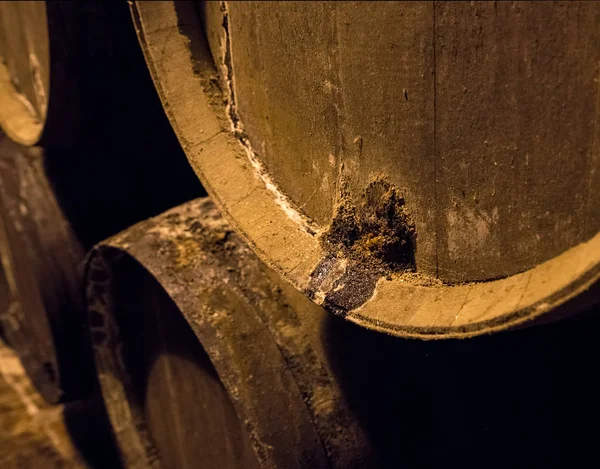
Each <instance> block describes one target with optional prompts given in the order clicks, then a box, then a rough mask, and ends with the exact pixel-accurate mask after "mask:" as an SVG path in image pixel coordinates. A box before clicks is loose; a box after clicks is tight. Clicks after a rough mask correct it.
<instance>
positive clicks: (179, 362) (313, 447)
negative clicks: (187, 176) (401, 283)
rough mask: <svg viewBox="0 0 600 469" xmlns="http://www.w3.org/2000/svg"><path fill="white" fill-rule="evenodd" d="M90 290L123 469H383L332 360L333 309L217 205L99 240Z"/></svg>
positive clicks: (196, 204)
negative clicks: (269, 261) (247, 241)
mask: <svg viewBox="0 0 600 469" xmlns="http://www.w3.org/2000/svg"><path fill="white" fill-rule="evenodd" d="M86 290H87V302H88V314H89V323H90V331H91V335H92V341H93V346H94V351H95V358H96V364H97V368H98V373H99V379H100V383H101V387H102V393H103V396H104V399H105V402H106V405H107V408H108V413H109V415H110V418H111V421H112V424H113V429H114V430H113V431H114V434H115V437H116V440H117V442H118V444H119V448H120V451H121V455H122V459H123V461H124V464H125V466H126V467H128V468H133V467H135V468H145V467H165V468H167V467H182V468H183V467H195V466H194V464H196V465H198V464H201V465H202V467H228V468H229V467H231V468H234V467H239V468H245V467H268V468H319V467H339V468H352V467H356V468H359V467H360V468H362V467H374V466H373V465H374V464H375V460H374V459H373V458H374V456H373V454H372V452H371V448H370V446H369V442H368V440H367V439H366V437H365V435H364V433H363V431H362V430H361V429H360V427H358V426H357V424H356V422H355V421H354V420H353V419H352V416H351V412H350V409H349V408H348V407H347V404H346V402H345V400H344V399H343V397H342V395H341V390H340V388H339V385H338V383H336V381H335V378H334V376H333V370H332V368H331V365H330V364H329V363H328V360H327V354H326V350H325V348H324V344H323V342H322V340H321V335H322V333H323V332H324V329H323V328H324V327H325V326H326V324H327V318H328V316H327V314H326V313H325V311H324V310H323V309H321V308H320V307H318V306H316V305H315V304H314V303H311V302H310V301H309V300H308V299H306V298H305V297H304V296H303V295H302V294H301V293H299V292H297V291H295V290H294V289H293V288H292V287H290V286H288V285H285V284H282V282H281V280H280V279H279V278H278V276H277V274H275V273H274V272H272V271H270V270H269V269H268V268H267V267H266V266H265V265H264V264H263V263H262V262H261V261H260V260H258V258H256V256H255V255H254V254H253V253H252V252H251V251H250V250H249V249H248V248H247V247H246V246H245V245H244V244H243V243H242V242H241V241H240V239H239V238H238V237H237V235H236V234H235V233H234V232H233V231H232V230H231V228H230V227H229V226H228V224H227V223H226V222H225V221H224V220H223V219H222V218H221V215H220V214H219V213H218V211H217V210H216V208H215V207H214V205H213V203H212V202H211V201H210V200H208V199H197V200H195V201H192V202H189V203H187V204H185V205H182V206H180V207H177V208H174V209H172V210H170V211H168V212H166V213H164V214H163V215H161V216H159V217H156V218H154V219H150V220H148V221H146V222H142V223H140V224H138V225H136V226H134V227H132V228H130V229H128V230H126V231H125V232H123V233H121V234H119V235H117V236H116V237H114V238H111V239H110V240H108V241H106V242H105V243H102V244H100V245H99V246H98V247H96V248H95V249H94V250H93V251H92V253H91V254H90V257H89V259H88V264H87V275H86ZM159 324H160V326H159ZM188 324H189V326H188ZM189 327H191V330H190V329H189ZM192 331H193V334H192ZM211 363H212V365H211ZM213 366H214V369H213ZM250 445H251V446H250ZM252 449H253V451H252Z"/></svg>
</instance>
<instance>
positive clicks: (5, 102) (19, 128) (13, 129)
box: [0, 2, 51, 146]
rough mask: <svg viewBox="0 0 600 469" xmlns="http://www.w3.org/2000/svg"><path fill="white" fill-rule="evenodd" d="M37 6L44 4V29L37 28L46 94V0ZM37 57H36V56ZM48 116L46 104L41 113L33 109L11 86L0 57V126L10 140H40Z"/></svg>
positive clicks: (48, 53) (48, 44) (23, 142)
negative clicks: (42, 46) (43, 43)
mask: <svg viewBox="0 0 600 469" xmlns="http://www.w3.org/2000/svg"><path fill="white" fill-rule="evenodd" d="M37 3H38V6H39V7H41V8H43V10H44V16H45V19H46V20H45V21H43V22H42V23H43V28H44V30H43V31H42V32H40V34H42V35H43V36H44V38H45V40H46V45H47V47H46V50H45V55H46V56H45V57H44V58H43V60H42V61H41V62H42V63H44V64H46V65H47V67H48V69H46V70H43V73H44V74H47V75H48V80H47V82H48V89H47V90H45V92H46V95H49V92H48V91H49V88H50V86H51V85H50V77H51V74H50V70H49V68H50V33H49V28H48V21H47V17H48V15H47V8H46V2H37ZM38 61H39V59H38ZM47 118H48V107H47V106H46V108H45V109H44V112H43V115H42V116H39V115H37V113H36V112H35V111H33V109H32V105H31V104H30V103H29V101H28V100H27V98H25V97H24V96H23V95H22V94H20V93H19V91H18V90H17V89H16V87H15V86H14V84H13V82H12V80H11V77H10V74H9V72H8V68H7V67H6V65H5V64H4V63H2V60H0V127H1V128H2V130H3V131H4V132H5V133H6V135H8V136H9V137H10V138H11V139H12V140H14V141H15V142H17V143H20V144H21V145H25V146H32V145H35V144H36V143H38V142H39V141H40V139H41V138H42V134H43V133H44V128H45V125H46V121H47Z"/></svg>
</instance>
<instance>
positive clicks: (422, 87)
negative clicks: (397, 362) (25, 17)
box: [131, 1, 600, 338]
mask: <svg viewBox="0 0 600 469" xmlns="http://www.w3.org/2000/svg"><path fill="white" fill-rule="evenodd" d="M131 10H132V15H133V18H134V21H135V24H136V28H137V33H138V37H139V40H140V44H141V46H142V48H143V50H144V54H145V56H146V61H147V63H148V67H149V68H150V71H151V73H152V75H153V78H154V82H155V85H156V88H157V90H158V93H159V95H160V97H161V99H162V102H163V106H164V108H165V111H166V113H167V114H168V116H169V118H170V120H171V124H172V126H173V128H174V130H175V132H176V133H177V135H178V137H179V140H180V143H181V145H182V147H183V149H184V151H185V152H186V154H187V157H188V159H189V161H190V163H191V164H192V166H193V168H194V170H195V171H196V173H197V175H198V176H199V178H200V179H201V180H202V182H203V184H204V186H205V187H206V189H207V191H208V192H209V194H210V195H211V196H212V197H213V199H214V200H215V203H216V204H217V205H218V206H219V208H220V209H221V211H222V212H223V214H224V216H225V217H226V218H227V219H228V220H229V222H230V223H231V224H232V226H233V227H234V228H235V229H236V231H237V232H238V233H240V235H241V236H242V237H243V238H244V239H245V240H246V241H247V242H248V243H249V245H250V246H251V247H252V249H253V250H254V251H255V252H256V253H257V255H258V256H259V257H260V258H261V259H262V260H263V261H265V262H266V263H267V264H268V265H269V266H270V267H272V268H273V269H274V270H275V271H276V272H278V273H279V274H280V275H282V276H283V277H284V278H286V279H287V280H288V281H289V282H291V283H292V284H293V285H294V286H295V287H296V288H297V289H298V290H300V291H302V292H304V293H305V294H306V295H307V296H309V297H311V298H312V299H313V300H314V301H316V302H317V303H319V304H322V305H323V306H324V307H325V308H326V309H327V310H329V311H332V312H334V313H337V314H339V315H342V316H345V317H346V318H347V319H349V320H350V321H353V322H355V323H358V324H361V325H363V326H365V327H368V328H371V329H375V330H379V331H383V332H387V333H390V334H394V335H400V336H412V337H423V338H438V337H466V336H472V335H477V334H482V333H486V332H491V331H496V330H502V329H506V328H510V327H517V326H519V325H522V324H527V323H529V322H530V321H531V320H534V319H535V320H551V319H553V318H556V317H562V316H564V315H565V314H573V313H575V312H577V311H578V310H579V309H580V308H579V307H578V306H576V305H575V304H574V303H570V304H569V305H568V307H567V306H565V305H566V304H567V303H568V302H570V301H572V300H574V299H575V298H576V297H578V296H580V295H582V294H584V293H585V294H586V295H587V297H588V299H589V298H592V297H594V296H598V295H597V288H598V279H599V277H600V234H599V233H598V231H599V228H600V195H599V194H600V192H599V191H596V190H595V188H596V187H599V186H600V179H599V177H600V171H599V164H600V158H599V155H600V153H599V151H600V146H599V145H597V144H596V145H594V141H595V139H597V135H598V132H599V130H598V125H599V124H598V123H600V119H598V118H597V115H598V105H597V103H598V102H599V99H600V93H599V91H598V80H599V73H600V71H599V68H598V63H599V61H600V27H599V25H600V3H596V2H564V3H560V2H559V3H550V2H532V3H502V2H499V3H491V2H490V3H486V2H468V3H467V2H464V3H463V2H449V3H445V2H376V3H371V2H341V3H340V2H306V3H298V2H144V1H138V2H131ZM594 292H595V293H594ZM586 301H587V300H586Z"/></svg>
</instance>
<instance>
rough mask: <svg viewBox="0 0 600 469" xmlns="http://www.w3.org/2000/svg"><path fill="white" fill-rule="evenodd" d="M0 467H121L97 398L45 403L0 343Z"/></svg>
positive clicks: (37, 468)
mask: <svg viewBox="0 0 600 469" xmlns="http://www.w3.org/2000/svg"><path fill="white" fill-rule="evenodd" d="M0 427H1V428H2V431H1V432H0V465H1V467H2V468H3V469H59V468H60V469H119V467H120V465H119V462H118V459H117V457H116V453H115V449H114V446H113V443H112V441H111V440H110V437H109V432H108V427H107V420H106V412H105V410H104V408H103V404H102V401H101V400H100V399H98V398H97V397H95V398H92V399H89V400H85V401H78V402H71V403H68V404H57V405H49V404H48V403H46V402H45V401H44V399H43V398H42V396H41V395H40V394H39V392H37V390H36V389H35V387H34V386H33V383H32V382H31V380H30V379H29V377H28V376H27V374H26V371H25V369H24V368H23V365H22V364H21V361H20V359H19V357H18V356H17V355H16V353H15V352H14V351H13V350H12V349H10V348H9V347H8V346H7V345H6V344H5V343H4V341H2V340H0Z"/></svg>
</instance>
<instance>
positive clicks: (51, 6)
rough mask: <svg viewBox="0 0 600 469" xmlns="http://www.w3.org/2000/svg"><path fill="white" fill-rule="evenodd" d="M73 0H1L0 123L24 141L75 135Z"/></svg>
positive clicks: (60, 140)
mask: <svg viewBox="0 0 600 469" xmlns="http://www.w3.org/2000/svg"><path fill="white" fill-rule="evenodd" d="M75 9H76V7H75V5H73V4H72V2H62V1H56V2H44V1H32V2H20V1H6V2H0V127H1V128H2V130H3V131H4V133H6V134H7V135H8V136H9V137H10V138H11V139H12V140H14V141H15V142H18V143H20V144H22V145H28V146H29V145H35V144H41V143H43V144H44V145H46V144H53V145H56V144H61V145H67V144H69V143H70V142H71V139H72V138H73V137H74V132H73V127H74V126H75V119H76V116H75V108H76V101H77V99H76V88H77V76H76V73H75V67H76V61H75V60H74V51H73V47H74V43H75V42H76V41H75V37H74V32H73V21H72V18H73V12H74V10H75Z"/></svg>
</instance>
